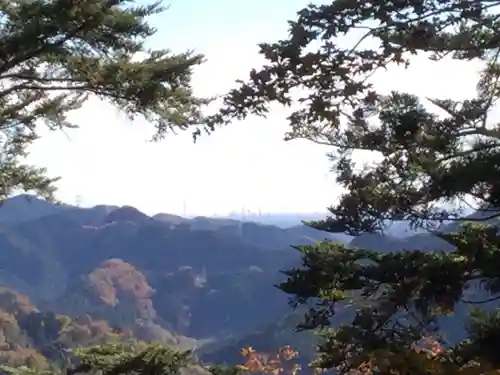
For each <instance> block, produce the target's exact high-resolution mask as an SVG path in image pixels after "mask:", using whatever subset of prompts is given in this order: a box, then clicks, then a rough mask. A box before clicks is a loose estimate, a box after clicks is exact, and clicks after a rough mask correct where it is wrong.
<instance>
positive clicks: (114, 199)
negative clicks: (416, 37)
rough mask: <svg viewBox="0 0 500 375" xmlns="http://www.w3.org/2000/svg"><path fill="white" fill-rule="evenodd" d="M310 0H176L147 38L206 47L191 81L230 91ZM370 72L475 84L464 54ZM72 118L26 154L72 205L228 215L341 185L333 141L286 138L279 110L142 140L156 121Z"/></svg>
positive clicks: (320, 196) (90, 115)
mask: <svg viewBox="0 0 500 375" xmlns="http://www.w3.org/2000/svg"><path fill="white" fill-rule="evenodd" d="M308 2H309V1H303V0H287V1H284V0H274V1H269V0H267V1H264V0H253V1H247V0H239V1H234V0H232V1H230V0H211V1H206V0H171V1H170V2H169V4H170V9H169V10H168V11H167V12H165V13H164V14H162V15H160V16H157V17H155V19H154V20H153V23H154V25H155V26H156V27H157V28H158V29H159V32H158V34H157V36H155V38H154V39H153V40H152V41H151V45H152V46H154V47H163V48H164V47H168V48H171V49H173V50H174V51H184V50H186V49H195V50H196V51H198V52H201V53H204V54H205V55H206V58H207V60H208V61H207V63H205V64H204V65H203V66H201V67H199V68H197V69H196V71H195V77H194V87H195V89H196V91H197V92H198V93H199V94H201V95H212V94H220V93H224V92H225V91H226V90H228V89H229V88H231V86H232V85H233V82H234V80H236V79H238V78H245V77H246V75H247V74H248V71H249V70H250V69H251V68H252V67H258V66H259V65H260V64H261V63H262V60H261V58H260V57H259V55H258V54H257V46H256V45H257V43H259V42H263V41H272V40H275V39H278V38H280V37H283V36H285V35H286V32H287V24H286V21H287V20H288V19H292V18H294V15H295V12H296V11H297V10H299V9H301V8H302V7H303V6H305V5H306V4H307V3H308ZM468 71H470V70H468ZM375 80H376V82H377V84H378V85H379V86H380V87H383V88H384V89H406V90H407V91H413V92H415V93H419V94H422V95H431V96H442V95H443V96H444V95H448V94H450V95H453V96H457V95H458V96H463V95H464V93H470V92H471V90H473V88H474V85H475V75H474V74H473V73H466V72H465V70H464V65H463V64H457V63H451V62H447V63H445V64H440V65H439V67H438V68H435V67H434V66H432V67H431V65H430V64H429V63H427V62H425V61H423V60H422V61H418V62H417V63H416V64H415V66H414V68H412V69H410V70H409V71H402V70H395V69H392V70H391V69H390V70H389V71H388V72H385V73H383V74H381V75H378V76H377V77H376V78H375ZM437 82H439V83H437ZM430 86H432V93H429V87H430ZM72 116H73V118H74V119H75V121H76V122H77V123H78V124H79V125H80V126H81V129H78V130H71V131H68V132H67V133H66V135H65V134H61V133H58V134H56V133H51V134H47V135H45V136H44V137H43V138H42V139H41V140H40V141H38V142H37V143H36V144H35V145H34V147H33V148H32V153H31V155H30V157H29V160H30V161H31V162H33V163H35V164H37V165H41V166H45V167H47V168H48V171H49V174H50V175H53V176H61V177H62V180H61V182H60V183H59V192H58V198H59V199H61V200H63V201H65V202H68V203H74V202H75V200H76V197H77V196H80V198H81V203H82V205H84V206H90V205H96V204H116V205H132V206H135V207H137V208H139V209H140V210H142V211H143V212H145V213H148V214H154V213H157V212H169V213H177V214H182V213H183V212H184V207H186V208H187V213H188V214H189V215H195V214H196V215H213V214H218V215H224V214H227V213H229V212H231V211H240V210H241V208H243V207H244V208H245V209H246V210H250V211H254V212H256V211H258V210H259V209H260V210H261V211H262V212H321V211H324V209H325V207H326V206H328V205H329V204H331V203H332V202H333V201H334V200H335V198H336V196H338V194H339V189H338V188H336V186H335V184H334V178H333V177H334V176H332V175H331V174H330V173H329V168H330V165H329V163H328V160H327V157H326V153H327V152H328V149H326V148H324V147H320V146H317V145H314V144H311V143H308V142H305V141H294V142H288V143H285V142H283V141H282V138H283V134H284V131H285V130H286V121H285V120H284V119H285V116H286V112H285V111H284V110H279V109H277V110H276V111H273V112H272V113H271V116H270V117H269V118H268V119H267V120H263V119H256V118H250V119H248V120H246V121H244V122H237V123H234V124H232V125H231V126H229V127H227V128H224V129H220V130H218V131H217V132H216V133H214V134H213V135H211V136H209V137H204V138H203V139H202V140H201V141H200V142H199V143H197V144H193V143H192V141H191V135H190V134H188V133H185V134H180V135H177V136H174V135H172V136H170V137H168V138H167V139H166V140H164V141H162V142H160V143H157V144H151V143H147V140H148V139H149V137H150V136H151V134H152V131H153V129H152V127H150V126H148V124H146V123H144V122H141V121H136V122H135V123H131V122H130V121H128V120H126V119H124V118H123V117H122V116H121V115H120V114H119V113H117V111H116V110H115V109H113V108H112V107H110V106H108V105H107V104H103V103H99V102H96V101H90V102H89V103H88V105H86V106H85V107H84V108H82V109H80V110H79V111H77V112H76V113H74V114H73V115H72ZM68 137H69V138H68ZM184 202H186V206H185V205H184Z"/></svg>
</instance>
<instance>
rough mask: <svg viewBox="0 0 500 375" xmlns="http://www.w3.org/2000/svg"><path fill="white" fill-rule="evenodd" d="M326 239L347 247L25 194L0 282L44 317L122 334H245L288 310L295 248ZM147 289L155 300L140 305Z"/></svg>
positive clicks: (254, 226) (251, 227) (249, 226)
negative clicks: (141, 327)
mask: <svg viewBox="0 0 500 375" xmlns="http://www.w3.org/2000/svg"><path fill="white" fill-rule="evenodd" d="M324 239H329V240H334V241H345V237H343V236H338V237H336V236H332V235H330V234H328V233H324V232H319V231H316V230H314V229H311V228H308V227H305V226H300V225H299V226H294V227H291V228H280V227H277V226H270V225H263V224H260V223H254V222H241V221H237V220H233V219H221V218H205V217H196V218H192V219H188V218H181V217H179V216H176V215H169V214H158V215H156V216H154V217H149V216H148V215H145V214H144V213H142V212H140V211H139V210H137V209H136V208H134V207H130V206H124V207H116V206H105V205H100V206H96V207H93V208H78V207H74V206H70V205H65V204H63V205H53V204H51V203H49V202H46V201H44V200H41V199H36V198H31V199H29V200H28V199H26V197H25V196H18V197H14V198H12V199H9V200H8V201H7V202H6V203H5V204H4V205H3V207H2V208H0V249H1V250H0V284H4V285H6V286H8V287H10V288H13V289H15V290H16V291H18V292H19V293H23V294H25V295H27V296H28V297H29V298H31V299H32V300H33V301H34V303H35V304H36V305H37V306H39V308H41V309H42V310H44V311H57V312H59V313H62V314H66V315H68V316H76V315H80V314H82V313H84V312H86V313H91V315H92V316H93V317H95V318H96V319H105V320H107V321H109V322H110V324H112V325H114V326H121V327H125V326H132V325H134V324H135V323H136V322H137V321H145V322H148V324H153V325H158V326H160V327H164V328H165V329H168V330H169V331H172V332H175V334H176V335H179V336H189V337H194V338H197V339H203V338H209V337H219V336H224V335H228V334H231V335H239V334H243V333H246V332H248V331H251V330H253V329H255V328H256V327H258V326H261V325H262V324H267V323H268V322H270V321H273V320H274V319H275V318H276V317H277V316H279V315H280V314H282V313H283V312H284V311H286V310H287V309H288V307H287V304H286V296H284V295H283V294H282V293H281V292H280V291H278V290H277V289H276V288H275V287H273V285H275V284H276V283H278V282H280V281H281V279H282V275H281V274H280V272H279V271H280V270H282V269H284V268H288V267H290V266H293V265H295V264H297V263H298V261H299V254H298V253H297V252H296V251H295V250H294V249H292V248H291V245H297V244H308V243H314V242H316V241H319V240H324ZM134 275H135V276H134ZM141 290H144V291H150V292H148V293H150V295H149V294H148V296H147V298H146V297H141V298H139V297H138V295H137V293H139V292H140V291H141ZM110 301H114V302H112V303H111V302H110Z"/></svg>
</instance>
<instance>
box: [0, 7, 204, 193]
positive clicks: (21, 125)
mask: <svg viewBox="0 0 500 375" xmlns="http://www.w3.org/2000/svg"><path fill="white" fill-rule="evenodd" d="M162 11H163V8H162V7H161V4H160V2H155V3H151V2H149V4H148V2H145V1H131V0H0V19H1V22H0V132H1V134H2V143H3V148H2V150H1V153H0V155H1V163H0V185H1V186H0V187H1V189H0V199H2V198H5V197H7V196H9V195H10V194H11V193H12V192H14V191H18V190H25V191H28V190H32V191H35V192H37V193H38V194H40V195H42V196H45V197H47V198H50V197H52V193H53V183H54V181H55V180H54V179H51V178H48V177H47V176H46V173H45V170H43V169H39V168H34V167H32V166H29V165H26V164H25V163H24V162H23V160H22V159H23V157H24V156H25V155H26V148H27V147H28V146H29V145H30V144H31V143H32V142H33V141H34V140H35V139H37V138H38V136H39V133H40V126H43V125H46V126H48V127H49V128H50V129H64V128H69V127H72V126H74V124H71V123H70V122H69V121H68V120H67V118H66V115H67V113H68V112H70V111H72V110H75V109H78V108H80V107H81V106H82V105H83V103H85V101H86V100H87V98H88V97H89V95H94V96H97V97H99V98H101V99H104V100H106V101H108V102H110V103H111V104H113V105H114V106H116V107H117V108H119V109H120V110H122V111H123V112H124V113H126V114H127V115H128V116H129V117H130V118H135V117H138V116H139V117H142V118H145V119H146V120H147V121H149V122H150V123H152V124H153V125H154V127H155V129H156V134H155V139H158V138H161V137H162V136H163V135H164V134H165V133H166V132H167V131H168V130H175V129H181V130H185V129H188V128H190V127H194V128H193V129H194V132H195V133H196V134H197V133H199V132H200V129H202V128H203V125H202V124H203V120H202V114H201V109H202V108H203V106H204V105H205V104H207V103H208V102H209V100H208V99H205V98H199V97H196V96H195V95H194V94H193V92H192V89H191V86H190V82H191V69H192V67H194V66H196V65H198V64H200V63H202V61H203V57H202V56H201V55H197V54H194V53H191V52H186V53H180V54H174V53H172V52H170V51H168V50H150V49H147V48H146V45H145V42H146V41H147V39H148V38H149V37H151V36H153V35H154V34H155V32H156V30H155V29H154V28H153V27H152V26H150V25H149V24H148V23H147V17H148V16H151V15H155V14H158V13H160V12H162ZM198 125H200V126H201V127H198ZM103 126H105V124H103ZM96 136H98V135H96Z"/></svg>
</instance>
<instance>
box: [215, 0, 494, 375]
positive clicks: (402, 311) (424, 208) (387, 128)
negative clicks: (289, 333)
mask: <svg viewBox="0 0 500 375" xmlns="http://www.w3.org/2000/svg"><path fill="white" fill-rule="evenodd" d="M498 5H500V2H499V1H472V0H471V1H463V0H443V1H424V0H402V1H399V0H398V1H396V0H394V1H378V0H338V1H332V2H331V3H330V4H327V5H309V6H308V7H306V8H304V9H302V10H300V11H299V12H298V13H297V19H296V20H294V21H292V22H290V24H289V35H288V37H287V38H285V39H283V40H279V41H277V42H274V43H264V44H261V45H260V48H261V53H262V54H263V55H264V57H265V58H266V60H267V63H266V64H265V65H264V66H263V67H262V68H261V69H255V70H253V71H251V73H250V78H249V79H248V80H247V81H244V82H240V86H239V87H238V88H236V89H234V90H233V91H231V92H230V93H229V94H228V95H227V96H226V98H225V102H224V108H223V109H222V110H221V112H220V113H219V119H218V120H219V121H220V122H222V123H224V122H229V121H231V119H234V118H243V117H246V116H248V115H250V114H254V115H260V116H265V115H266V114H267V113H268V112H269V110H270V106H271V105H272V104H273V103H279V104H282V105H285V106H290V105H292V104H294V105H296V106H297V108H298V109H294V110H293V112H292V113H291V115H290V116H289V118H288V120H289V124H290V128H289V132H288V133H287V134H286V139H298V138H305V139H308V140H311V141H313V142H316V143H319V144H324V145H328V146H331V148H332V154H331V157H332V163H333V165H334V171H335V173H336V178H337V182H338V184H339V185H340V186H341V187H342V188H344V191H345V192H344V193H343V194H342V196H341V197H340V199H339V201H338V202H336V203H335V204H334V205H333V206H332V207H330V208H329V211H330V214H331V215H330V216H329V217H328V218H327V219H325V220H323V221H319V222H313V223H311V225H312V226H313V227H316V228H318V229H322V230H326V231H330V232H346V233H349V234H352V235H360V234H363V233H366V232H382V231H384V229H385V228H386V225H387V224H388V223H389V222H391V221H393V220H407V221H409V222H410V223H411V224H412V225H413V226H414V227H423V228H426V229H429V230H432V231H434V232H435V234H436V235H437V236H439V237H441V238H443V239H444V240H446V241H448V242H449V243H451V244H452V245H454V247H455V251H452V252H444V251H440V250H441V249H436V251H433V252H423V251H405V252H400V253H388V252H374V251H366V250H362V249H350V248H346V247H344V246H341V245H337V244H331V243H322V244H319V245H317V246H306V247H299V248H298V249H299V250H300V251H301V252H302V257H303V258H302V260H303V265H302V267H300V268H296V269H292V270H288V271H286V275H287V277H288V279H287V281H286V282H284V283H283V284H282V285H281V286H280V287H281V289H282V290H283V291H285V292H286V293H289V294H290V295H291V296H292V297H293V300H292V302H293V303H294V304H295V305H297V304H309V303H311V302H312V303H313V307H312V308H311V310H310V313H309V314H308V315H307V316H306V321H305V324H304V327H303V328H318V327H323V326H327V325H328V324H330V322H331V319H332V317H334V316H335V313H336V311H337V310H338V309H342V308H348V307H349V306H351V308H352V311H353V319H352V321H351V322H350V323H349V324H345V325H343V326H341V327H340V328H338V329H335V330H326V331H325V341H324V344H322V346H321V347H320V348H319V354H320V355H319V365H320V366H322V367H325V368H336V369H337V370H339V371H340V373H348V372H350V371H352V370H353V369H356V370H360V369H363V371H365V370H366V369H367V368H368V369H369V372H371V373H378V374H386V373H387V374H388V373H395V372H394V371H395V370H394V368H393V367H391V366H389V365H387V362H390V363H391V364H392V365H395V360H394V358H396V357H397V358H399V364H400V365H402V364H405V366H406V367H404V366H403V367H401V366H400V367H399V370H398V371H399V373H410V372H411V373H412V374H418V373H421V374H423V373H428V371H432V370H430V369H431V367H430V366H431V364H430V362H425V365H423V366H420V367H418V366H414V367H413V369H412V368H409V367H408V366H409V365H408V364H409V363H410V364H411V363H413V362H411V361H407V360H406V359H409V358H410V357H409V356H410V355H411V356H414V355H416V354H415V353H416V352H415V350H414V349H415V347H418V346H419V345H423V344H422V340H424V341H425V340H430V338H432V340H436V342H437V343H441V344H442V345H444V346H443V349H442V350H438V354H436V355H435V356H432V369H433V370H434V371H436V372H440V373H450V374H451V373H457V372H461V371H466V370H467V369H470V368H473V370H474V371H476V373H485V372H488V371H490V370H494V369H498V368H499V367H500V362H499V358H500V356H499V355H498V354H499V352H498V349H497V348H499V347H500V345H499V344H500V312H499V311H498V310H496V309H493V310H492V311H490V312H489V313H487V312H485V311H482V310H474V311H472V312H471V313H470V314H469V321H468V322H466V323H465V324H466V325H465V328H466V329H467V332H468V336H467V338H466V340H464V341H462V342H458V343H457V342H455V343H445V342H440V340H442V338H441V337H440V335H439V325H440V324H439V322H440V321H439V318H440V317H442V316H444V315H446V314H450V313H452V312H453V311H455V310H456V309H457V308H458V307H461V308H466V309H468V308H469V306H472V305H474V306H475V305H481V304H484V303H486V302H491V301H496V300H497V299H498V298H500V297H499V292H500V290H499V286H500V271H499V267H498V264H500V263H499V262H500V258H499V257H500V238H499V237H498V228H497V227H495V226H491V225H490V226H488V225H482V224H478V223H475V224H474V223H466V224H465V225H464V226H457V227H458V228H460V229H459V230H458V232H456V233H442V229H443V226H442V223H443V221H455V222H457V223H460V224H461V223H464V222H466V221H469V222H471V221H472V222H473V221H478V222H483V221H485V220H487V219H494V218H496V217H498V216H500V211H499V210H498V205H499V201H500V179H499V177H498V176H499V174H498V171H499V170H500V169H499V167H500V124H499V123H498V119H495V118H494V117H493V116H491V114H492V110H493V109H494V107H495V106H496V104H497V103H498V99H499V95H500V91H499V89H500V84H499V79H500V62H499V56H500V37H499V34H498V29H499V26H500V18H499V17H500V14H499V13H498ZM343 36H348V38H344V39H343V38H342V37H343ZM356 36H359V38H357V39H356V40H355V42H354V43H351V44H349V43H348V42H347V41H349V40H351V41H352V40H353V39H354V37H356ZM416 54H420V55H425V56H426V57H428V58H429V59H432V60H434V61H436V63H437V62H439V61H446V59H455V60H462V61H478V62H480V63H481V64H482V67H483V69H482V71H481V73H480V74H479V76H478V82H477V90H476V93H471V95H470V97H469V98H468V99H466V100H462V101H456V100H452V99H449V98H434V97H432V87H429V97H426V98H420V97H417V96H415V95H411V94H409V93H406V92H392V93H390V94H383V93H381V92H379V91H377V87H375V86H374V85H373V84H372V81H371V77H372V76H373V74H374V73H376V72H377V71H379V70H381V69H384V68H388V67H390V66H397V65H403V66H409V65H411V64H412V57H413V56H415V55H416ZM460 78H461V77H456V79H457V84H460ZM436 84H439V83H438V82H436ZM359 151H364V152H371V153H372V156H374V157H373V160H377V162H373V163H370V164H367V165H364V166H362V167H360V166H359V165H358V164H359V163H356V160H357V157H358V156H357V155H359ZM311 189H314V187H311ZM310 193H311V194H314V192H313V191H311V192H310ZM444 203H452V204H451V205H450V204H444ZM470 204H475V207H476V208H477V209H479V210H480V215H477V216H473V217H468V216H466V215H465V214H464V209H465V208H466V207H467V206H468V205H470ZM490 224H495V222H494V221H493V222H492V223H491V222H490ZM471 286H475V287H478V288H479V289H480V290H481V292H477V293H476V297H478V298H477V299H476V300H470V299H467V298H466V297H465V294H466V292H467V290H469V288H471ZM484 295H488V297H487V298H486V297H485V298H484V299H482V297H484ZM479 296H481V298H480V297H479ZM464 306H465V307H464ZM462 323H464V322H461V324H462ZM433 342H434V341H433ZM424 346H425V345H424ZM418 353H420V354H421V353H423V352H422V351H420V352H418ZM394 356H396V357H394ZM424 357H425V358H428V356H427V354H425V355H424ZM412 358H413V357H412ZM367 364H370V366H368V367H366V366H367ZM363 366H364V367H363Z"/></svg>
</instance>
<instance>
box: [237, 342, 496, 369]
mask: <svg viewBox="0 0 500 375" xmlns="http://www.w3.org/2000/svg"><path fill="white" fill-rule="evenodd" d="M240 353H241V355H242V356H243V357H244V358H245V361H244V363H243V364H241V365H239V366H238V368H239V369H240V370H242V371H243V372H247V373H252V374H268V375H278V374H286V375H297V374H298V372H299V371H301V370H303V369H302V367H301V366H300V365H299V364H297V363H296V362H294V360H296V359H297V358H298V356H299V353H298V352H297V351H296V350H294V349H293V348H292V347H290V346H285V347H282V348H280V349H278V350H277V351H276V353H273V354H267V353H259V352H257V351H256V350H255V349H254V348H252V347H251V346H248V347H246V348H243V349H242V350H241V352H240ZM350 365H351V366H350V367H351V368H352V369H354V370H352V371H351V374H352V375H382V374H383V375H385V374H387V375H389V374H390V375H431V374H432V375H458V374H461V375H479V374H484V375H494V374H495V375H500V371H498V370H496V369H494V368H493V367H492V366H488V365H486V364H484V363H481V364H480V363H471V362H468V363H466V364H464V363H459V361H456V359H452V358H451V357H450V356H449V353H448V352H447V351H446V350H445V348H443V346H442V345H441V344H440V343H439V342H438V341H437V340H435V339H434V338H432V337H424V338H423V339H422V340H420V341H419V342H418V343H416V344H415V345H414V346H413V348H412V350H410V351H407V352H405V351H400V352H390V351H387V350H374V351H373V352H371V353H370V354H369V355H366V353H364V354H362V355H360V356H359V357H356V356H352V357H351V358H350ZM309 370H310V372H311V373H313V374H319V373H322V372H325V371H326V370H325V369H321V368H317V367H314V366H312V365H310V366H309Z"/></svg>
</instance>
